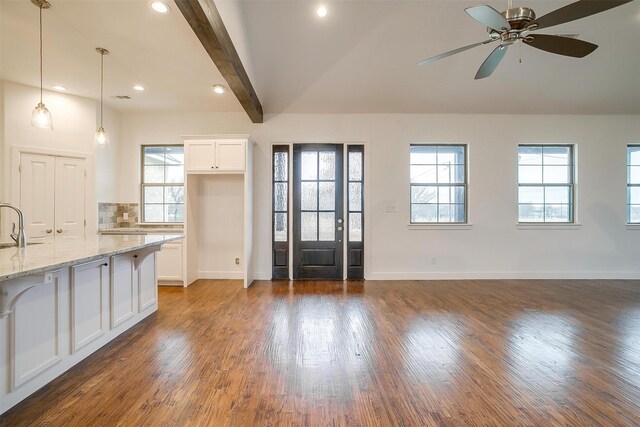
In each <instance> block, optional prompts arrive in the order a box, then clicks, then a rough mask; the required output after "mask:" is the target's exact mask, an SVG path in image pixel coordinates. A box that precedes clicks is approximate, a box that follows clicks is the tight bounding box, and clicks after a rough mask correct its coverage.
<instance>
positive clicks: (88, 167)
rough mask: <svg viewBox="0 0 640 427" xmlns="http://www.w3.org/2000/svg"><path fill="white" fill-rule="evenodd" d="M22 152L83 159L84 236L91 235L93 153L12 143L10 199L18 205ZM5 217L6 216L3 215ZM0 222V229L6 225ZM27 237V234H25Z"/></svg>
mask: <svg viewBox="0 0 640 427" xmlns="http://www.w3.org/2000/svg"><path fill="white" fill-rule="evenodd" d="M22 154H39V155H44V156H53V157H66V158H73V159H83V160H84V161H85V163H84V167H85V171H86V175H85V195H84V196H85V199H84V219H85V227H84V236H85V237H86V236H92V235H94V234H96V233H97V232H98V203H97V199H96V177H95V170H96V158H95V154H94V153H91V152H84V151H68V150H57V149H51V148H41V147H29V146H26V145H14V146H12V147H11V165H10V178H11V179H10V181H11V183H10V197H9V198H10V200H11V203H12V204H13V205H15V206H20V180H21V178H20V163H21V156H22ZM5 218H6V216H5ZM6 221H8V220H4V221H3V222H0V229H4V228H3V227H8V224H7V223H5V222H6ZM27 237H28V236H27Z"/></svg>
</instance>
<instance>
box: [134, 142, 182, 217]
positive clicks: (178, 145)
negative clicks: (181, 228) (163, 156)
mask: <svg viewBox="0 0 640 427" xmlns="http://www.w3.org/2000/svg"><path fill="white" fill-rule="evenodd" d="M148 147H155V148H158V147H165V148H166V147H183V148H184V144H142V145H140V213H139V216H140V223H141V224H159V225H179V224H184V218H183V220H182V221H179V222H177V221H176V222H155V221H146V220H145V215H144V212H145V209H144V207H145V201H144V189H145V188H146V187H163V188H164V187H182V188H183V191H184V188H185V182H184V181H185V176H184V175H185V173H183V179H182V182H181V183H177V182H172V183H167V182H166V179H165V182H164V183H162V184H160V183H150V184H145V182H144V167H145V164H144V149H145V148H148ZM185 163H186V162H185V161H183V162H182V167H183V168H186V164H185ZM164 166H166V161H165V164H164ZM185 170H186V169H183V171H185ZM165 178H166V177H165ZM163 194H164V193H163ZM186 196H187V195H186V194H184V198H185V201H184V202H183V203H182V205H183V212H184V206H185V205H186ZM165 204H166V203H162V205H163V206H164V205H165Z"/></svg>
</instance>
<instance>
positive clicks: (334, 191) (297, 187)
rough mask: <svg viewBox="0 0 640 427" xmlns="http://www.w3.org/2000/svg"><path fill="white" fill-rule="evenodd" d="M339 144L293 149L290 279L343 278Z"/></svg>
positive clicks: (300, 146) (340, 147) (341, 175)
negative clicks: (291, 275)
mask: <svg viewBox="0 0 640 427" xmlns="http://www.w3.org/2000/svg"><path fill="white" fill-rule="evenodd" d="M342 151H343V146H342V145H341V144H295V145H294V146H293V215H294V218H293V278H294V279H342V278H343V259H342V258H343V246H344V243H343V231H344V218H343V185H342V183H343V173H344V172H343V169H342V157H343V156H342Z"/></svg>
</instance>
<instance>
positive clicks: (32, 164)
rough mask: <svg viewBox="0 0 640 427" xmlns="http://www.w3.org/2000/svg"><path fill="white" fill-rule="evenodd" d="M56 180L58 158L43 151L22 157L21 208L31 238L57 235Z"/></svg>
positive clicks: (43, 239)
mask: <svg viewBox="0 0 640 427" xmlns="http://www.w3.org/2000/svg"><path fill="white" fill-rule="evenodd" d="M54 182H55V157H53V156H45V155H41V154H22V155H21V156H20V208H21V209H22V211H23V212H24V218H25V221H26V224H25V233H26V235H27V239H29V240H31V241H34V242H42V241H45V240H46V239H47V238H52V237H53V228H54V226H55V224H54V198H55V185H54ZM5 212H9V211H8V210H5ZM83 212H84V209H83ZM16 222H17V219H16Z"/></svg>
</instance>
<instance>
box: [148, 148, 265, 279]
mask: <svg viewBox="0 0 640 427" xmlns="http://www.w3.org/2000/svg"><path fill="white" fill-rule="evenodd" d="M253 145H254V143H253V141H252V140H251V138H250V137H249V135H208V136H185V137H184V146H185V153H186V154H185V163H186V168H185V170H186V176H185V205H184V206H185V213H184V217H185V240H184V245H185V250H184V254H185V255H184V265H183V266H182V269H183V277H184V279H183V281H184V285H185V286H188V285H189V284H191V283H192V282H194V281H195V280H198V279H239V280H243V282H244V286H245V287H248V286H249V285H250V284H251V282H252V281H253V258H252V249H253V170H252V160H253ZM211 152H213V157H208V159H209V162H208V163H207V162H205V161H204V160H203V159H205V158H207V156H211V154H210V153H211ZM196 156H197V157H198V158H196ZM163 252H164V251H163ZM167 254H168V252H167ZM164 256H165V254H160V257H163V258H164ZM173 267H174V266H173V264H171V268H173ZM169 268H170V264H167V271H165V270H164V267H163V266H162V263H161V264H160V267H159V273H158V274H159V278H160V279H161V280H162V279H163V278H166V277H168V276H169V275H170V274H171V273H169V272H168V269H169ZM174 271H175V270H174Z"/></svg>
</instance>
